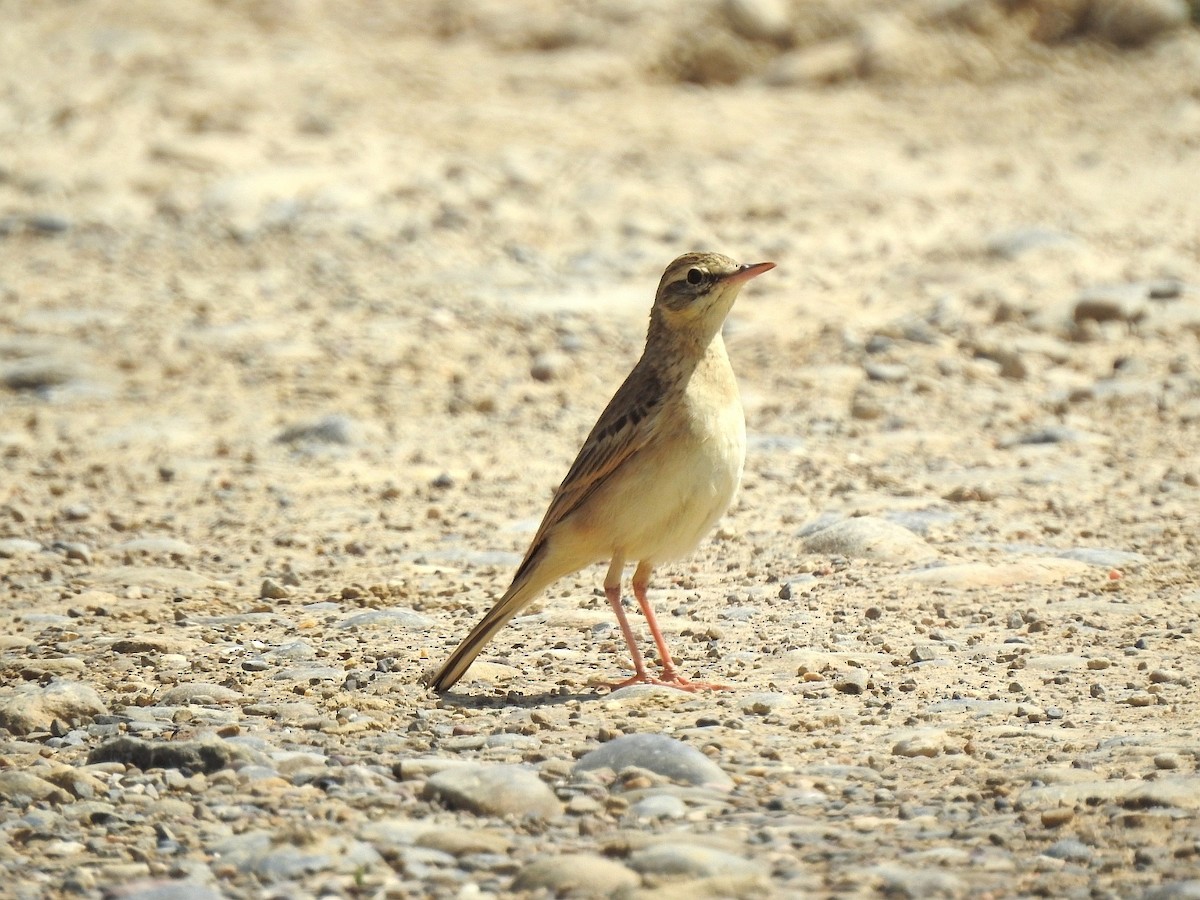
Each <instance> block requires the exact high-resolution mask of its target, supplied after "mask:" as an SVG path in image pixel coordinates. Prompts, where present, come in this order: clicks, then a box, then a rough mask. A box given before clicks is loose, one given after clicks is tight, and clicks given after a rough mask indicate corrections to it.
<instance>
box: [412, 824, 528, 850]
mask: <svg viewBox="0 0 1200 900" xmlns="http://www.w3.org/2000/svg"><path fill="white" fill-rule="evenodd" d="M413 843H414V844H415V845H416V846H418V847H426V848H428V849H430V850H440V851H441V852H442V853H449V854H450V855H451V856H466V855H468V854H472V853H507V852H508V851H509V849H510V848H511V847H512V840H511V838H509V837H508V836H507V835H505V834H501V833H500V832H498V831H488V830H485V829H482V828H435V829H433V830H431V831H426V832H423V833H422V834H420V835H418V836H417V838H416V840H415V841H414V842H413Z"/></svg>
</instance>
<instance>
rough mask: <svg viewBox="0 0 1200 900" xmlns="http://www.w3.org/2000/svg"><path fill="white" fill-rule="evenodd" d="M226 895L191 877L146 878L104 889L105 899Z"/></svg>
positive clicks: (192, 899) (186, 899)
mask: <svg viewBox="0 0 1200 900" xmlns="http://www.w3.org/2000/svg"><path fill="white" fill-rule="evenodd" d="M224 896H225V895H224V894H222V893H221V892H219V891H217V890H216V889H215V888H211V887H209V886H208V885H206V884H201V883H200V882H198V881H192V880H190V879H186V878H184V879H165V878H153V879H151V878H146V879H141V880H139V881H132V882H130V883H128V884H123V885H121V886H119V887H109V888H106V889H105V891H104V897H105V900H222V897H224Z"/></svg>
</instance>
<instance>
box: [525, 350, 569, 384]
mask: <svg viewBox="0 0 1200 900" xmlns="http://www.w3.org/2000/svg"><path fill="white" fill-rule="evenodd" d="M570 364H571V360H570V359H569V358H568V357H567V356H566V354H563V353H556V352H554V351H547V352H545V353H539V354H538V355H537V356H536V357H535V358H534V360H533V365H532V366H530V368H529V374H530V376H531V377H532V378H533V379H534V381H556V380H557V379H559V378H561V377H562V376H563V373H564V372H566V370H567V368H568V367H569V366H570Z"/></svg>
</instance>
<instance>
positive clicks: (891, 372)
mask: <svg viewBox="0 0 1200 900" xmlns="http://www.w3.org/2000/svg"><path fill="white" fill-rule="evenodd" d="M863 371H864V372H866V373H867V377H868V378H870V379H871V380H872V381H882V382H884V383H885V384H899V383H900V382H902V381H907V380H908V376H909V371H908V366H906V365H904V364H902V363H882V362H876V361H874V360H867V361H866V362H864V363H863Z"/></svg>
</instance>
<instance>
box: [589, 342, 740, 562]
mask: <svg viewBox="0 0 1200 900" xmlns="http://www.w3.org/2000/svg"><path fill="white" fill-rule="evenodd" d="M726 370H727V371H728V364H727V363H726ZM729 380H730V381H732V372H729ZM713 387H714V385H712V384H711V383H710V384H704V383H699V384H696V385H695V388H696V390H695V391H693V392H690V394H689V395H687V396H685V397H683V398H681V399H680V400H679V401H678V402H676V403H673V404H671V405H670V407H669V408H668V409H665V410H664V411H663V413H662V419H661V421H660V423H659V427H658V428H657V429H656V435H655V438H654V440H652V441H651V442H650V444H648V445H647V446H645V447H643V448H642V450H641V451H640V452H639V453H638V454H637V457H638V458H637V459H636V461H635V460H632V459H631V460H630V464H627V467H626V470H625V471H623V472H622V473H621V477H615V478H613V479H612V480H611V481H610V482H609V484H608V485H606V486H605V489H604V490H603V493H604V494H605V495H606V496H605V497H604V498H603V500H602V501H601V502H598V503H589V504H588V507H589V509H588V511H587V514H586V518H587V519H588V520H589V521H588V523H587V525H588V528H587V530H588V531H589V532H590V533H591V534H593V535H595V536H597V537H601V536H602V537H603V539H605V540H606V546H605V547H604V549H603V550H602V551H601V552H602V553H603V554H606V555H607V554H619V555H621V556H623V557H624V558H625V559H626V560H629V561H631V562H632V561H635V560H636V561H646V562H649V563H651V564H656V563H659V562H665V561H667V560H672V559H678V558H679V557H682V556H686V555H687V554H689V553H691V551H692V550H694V549H695V547H696V545H697V544H699V543H700V541H701V540H702V539H703V538H704V536H705V535H706V534H708V532H709V531H710V530H711V529H712V527H713V525H714V524H715V523H716V521H717V519H719V518H720V517H721V515H722V514H723V513H724V512H725V510H727V509H728V508H729V504H730V503H731V502H732V501H733V498H734V495H735V494H736V493H737V488H738V484H739V483H740V481H741V477H742V466H743V464H744V462H745V456H746V426H745V419H744V417H743V414H742V406H741V401H740V399H739V398H738V395H737V388H736V384H734V385H732V390H729V389H728V388H729V387H730V385H729V384H725V385H721V387H722V388H723V389H720V390H713ZM598 493H599V492H598ZM595 499H596V500H601V498H600V497H599V496H597V497H596V498H595ZM597 516H602V517H603V520H597V518H596V517H597ZM581 524H582V523H581Z"/></svg>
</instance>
